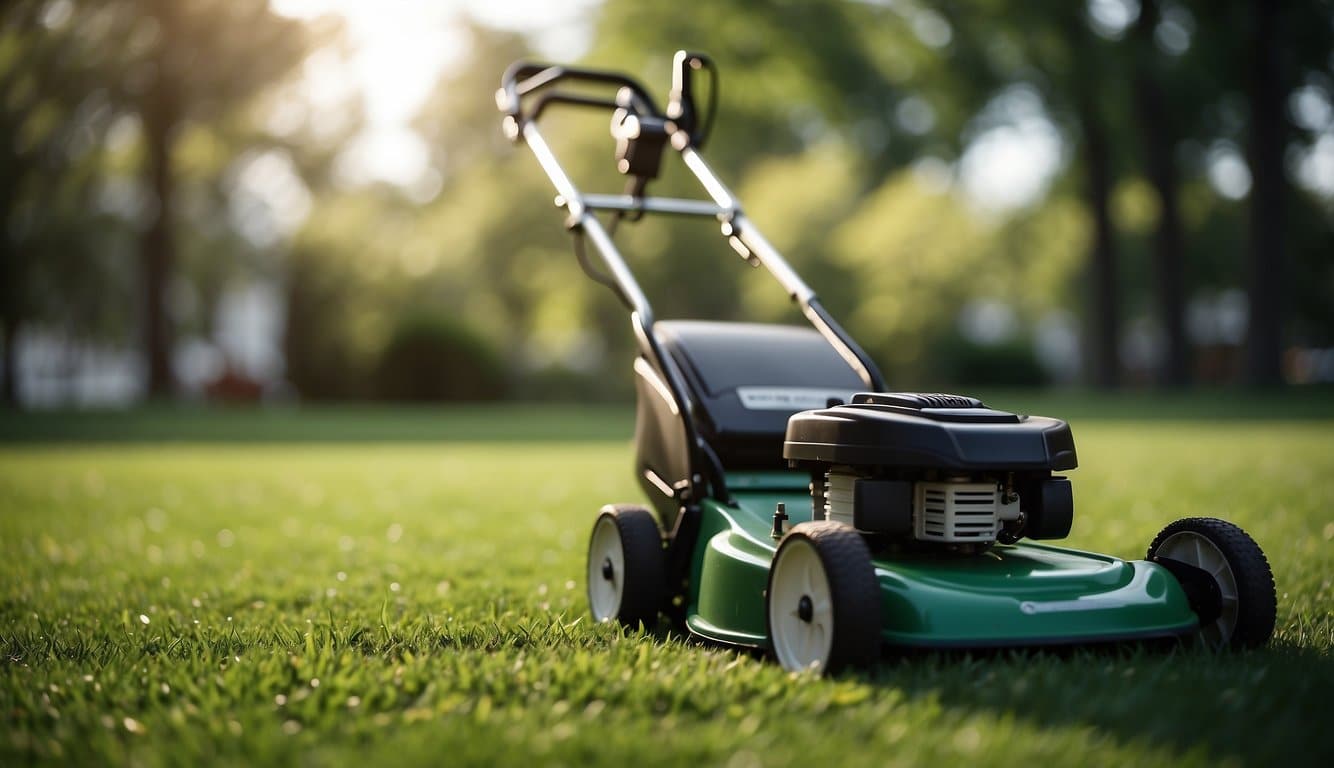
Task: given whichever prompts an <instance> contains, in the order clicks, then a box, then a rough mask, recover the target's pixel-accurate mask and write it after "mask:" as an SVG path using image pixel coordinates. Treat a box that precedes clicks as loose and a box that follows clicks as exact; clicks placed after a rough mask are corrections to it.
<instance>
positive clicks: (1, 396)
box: [0, 311, 19, 408]
mask: <svg viewBox="0 0 1334 768" xmlns="http://www.w3.org/2000/svg"><path fill="white" fill-rule="evenodd" d="M3 325H4V329H3V333H4V340H3V341H0V344H4V345H5V351H4V362H3V363H0V364H2V365H4V367H5V370H4V372H3V375H2V376H0V378H2V379H3V380H2V381H0V406H6V407H9V408H17V407H18V406H19V375H18V374H19V372H18V363H19V354H18V340H19V319H18V317H17V316H16V315H14V314H13V313H11V312H9V311H6V312H5V315H4V318H3Z"/></svg>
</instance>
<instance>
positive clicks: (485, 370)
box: [375, 315, 505, 402]
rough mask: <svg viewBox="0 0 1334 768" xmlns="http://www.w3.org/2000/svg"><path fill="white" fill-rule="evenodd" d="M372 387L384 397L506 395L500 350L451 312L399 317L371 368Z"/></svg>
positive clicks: (478, 397)
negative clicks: (372, 369)
mask: <svg viewBox="0 0 1334 768" xmlns="http://www.w3.org/2000/svg"><path fill="white" fill-rule="evenodd" d="M375 383H376V391H377V393H378V394H379V395H380V396H381V397H383V398H385V399H388V400H411V401H419V402H420V401H432V400H452V401H461V400H497V399H500V398H502V397H504V395H505V374H504V366H503V365H502V363H501V361H500V358H499V356H498V355H497V354H496V353H495V351H494V350H493V349H491V347H490V346H489V345H488V344H487V343H486V341H485V340H483V339H482V338H481V337H480V336H478V335H477V334H476V333H475V332H474V331H472V330H471V329H469V328H468V327H466V326H464V325H463V324H461V323H459V322H457V321H455V320H453V319H452V318H448V317H444V316H440V315H417V316H412V317H407V318H404V319H403V320H402V321H400V322H399V324H398V326H397V327H396V328H395V329H394V331H393V332H392V333H391V334H390V337H389V342H388V343H387V344H386V345H385V348H384V351H383V352H382V353H381V355H380V359H379V363H378V364H377V365H376V369H375Z"/></svg>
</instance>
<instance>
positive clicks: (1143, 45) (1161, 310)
mask: <svg viewBox="0 0 1334 768" xmlns="http://www.w3.org/2000/svg"><path fill="white" fill-rule="evenodd" d="M1157 23H1158V7H1157V3H1156V2H1155V0H1142V2H1141V4H1140V17H1139V20H1138V21H1137V22H1136V24H1135V36H1136V42H1137V50H1136V56H1135V61H1136V63H1135V101H1136V108H1137V112H1138V118H1139V124H1140V132H1141V133H1140V135H1141V137H1142V139H1141V140H1142V141H1143V142H1144V155H1145V157H1144V159H1145V166H1146V169H1147V171H1148V175H1149V182H1150V183H1151V184H1152V185H1153V189H1154V192H1155V193H1156V194H1157V197H1158V223H1157V228H1156V230H1155V231H1154V237H1153V262H1154V276H1155V278H1156V282H1157V293H1158V297H1157V298H1158V316H1159V317H1158V319H1159V322H1160V323H1161V324H1162V332H1163V336H1164V340H1165V341H1166V347H1167V349H1166V356H1165V357H1164V359H1163V361H1162V365H1161V367H1160V369H1159V383H1160V384H1162V385H1163V386H1167V387H1173V388H1179V387H1185V386H1186V385H1188V384H1189V383H1190V349H1189V347H1188V345H1187V343H1186V323H1185V281H1184V277H1183V272H1184V267H1183V263H1184V261H1185V258H1184V256H1185V248H1184V247H1183V245H1182V236H1181V215H1180V211H1179V208H1178V205H1177V171H1176V160H1175V157H1174V155H1175V149H1176V137H1175V135H1174V132H1173V130H1172V125H1171V123H1172V121H1171V118H1170V116H1169V115H1168V108H1169V107H1168V104H1167V98H1166V96H1165V95H1164V93H1163V88H1162V86H1161V85H1160V84H1159V77H1160V76H1161V72H1160V70H1159V68H1158V67H1157V66H1155V63H1156V62H1158V61H1159V57H1158V55H1157V51H1156V50H1155V47H1154V42H1153V31H1154V27H1155V26H1156V25H1157Z"/></svg>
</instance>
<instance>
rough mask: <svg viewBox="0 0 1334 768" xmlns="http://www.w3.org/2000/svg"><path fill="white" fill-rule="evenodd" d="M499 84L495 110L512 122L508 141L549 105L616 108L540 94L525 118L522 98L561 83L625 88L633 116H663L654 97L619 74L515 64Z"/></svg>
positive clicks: (587, 99)
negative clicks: (633, 111) (525, 123)
mask: <svg viewBox="0 0 1334 768" xmlns="http://www.w3.org/2000/svg"><path fill="white" fill-rule="evenodd" d="M500 82H501V85H500V90H498V91H496V106H497V107H499V108H500V111H501V112H504V113H505V115H506V117H508V118H509V120H512V121H513V123H512V126H511V125H510V123H509V121H507V125H506V130H507V132H509V131H513V135H512V136H511V138H517V137H518V135H519V134H520V133H521V132H522V126H523V123H524V122H526V121H528V120H536V119H537V118H538V117H539V116H540V115H541V113H542V111H543V109H545V107H546V106H547V105H548V104H550V103H562V104H573V105H576V106H588V107H607V108H609V109H615V108H616V107H618V106H619V105H618V104H617V103H616V102H614V101H610V100H605V99H594V98H590V97H587V96H580V95H570V94H564V93H560V92H555V93H544V94H542V97H541V98H540V99H539V100H538V103H537V105H536V107H534V108H533V109H532V110H531V112H530V113H529V114H527V115H525V114H524V109H523V98H524V97H525V96H528V95H529V94H532V93H536V92H538V91H542V90H545V89H547V88H550V87H552V86H554V85H556V84H557V83H561V82H582V83H596V84H601V85H615V86H618V87H619V88H625V89H628V90H629V92H630V95H631V97H632V99H633V101H632V104H633V105H634V107H635V111H636V112H638V113H639V114H643V115H650V116H652V117H662V116H663V114H662V112H661V111H660V110H659V109H658V107H657V105H655V104H654V103H653V97H651V96H649V93H648V90H647V89H645V88H644V86H643V85H641V84H640V83H639V81H638V80H635V79H634V78H632V77H629V76H627V75H623V74H621V73H619V72H608V71H606V70H601V69H583V68H580V67H566V66H562V65H559V64H538V63H535V62H530V61H516V62H515V63H513V64H511V65H510V66H509V67H507V68H506V69H505V74H504V75H502V76H501V81H500Z"/></svg>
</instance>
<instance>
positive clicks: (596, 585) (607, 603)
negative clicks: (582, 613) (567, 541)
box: [588, 515, 625, 622]
mask: <svg viewBox="0 0 1334 768" xmlns="http://www.w3.org/2000/svg"><path fill="white" fill-rule="evenodd" d="M624 592H625V547H624V546H623V545H622V544H621V532H620V530H619V529H617V527H616V521H614V520H613V519H612V518H611V516H609V515H603V516H602V517H599V518H598V521H597V523H596V524H595V525H594V526H593V538H592V541H591V542H590V543H589V545H588V607H589V608H590V609H591V611H592V613H593V620H594V621H599V622H601V621H614V620H615V619H616V616H617V614H619V613H620V611H621V597H622V595H623V594H624Z"/></svg>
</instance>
